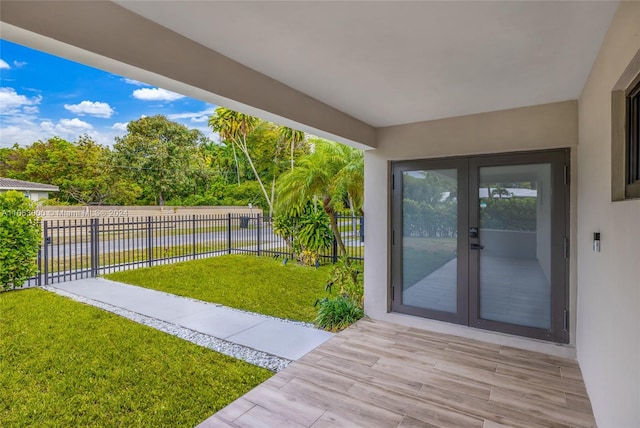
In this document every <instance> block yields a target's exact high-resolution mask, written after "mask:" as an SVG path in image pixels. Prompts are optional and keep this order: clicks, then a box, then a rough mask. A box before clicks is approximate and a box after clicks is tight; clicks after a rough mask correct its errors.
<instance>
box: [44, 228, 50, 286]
mask: <svg viewBox="0 0 640 428" xmlns="http://www.w3.org/2000/svg"><path fill="white" fill-rule="evenodd" d="M43 248H44V285H48V284H49V222H48V221H47V220H45V221H44V246H43Z"/></svg>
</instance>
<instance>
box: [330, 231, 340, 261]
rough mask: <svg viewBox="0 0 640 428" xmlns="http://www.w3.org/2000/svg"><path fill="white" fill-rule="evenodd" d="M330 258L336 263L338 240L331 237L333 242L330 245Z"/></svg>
mask: <svg viewBox="0 0 640 428" xmlns="http://www.w3.org/2000/svg"><path fill="white" fill-rule="evenodd" d="M331 260H332V261H333V263H338V240H337V239H336V237H335V236H334V237H333V244H332V245H331Z"/></svg>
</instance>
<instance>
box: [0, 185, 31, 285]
mask: <svg viewBox="0 0 640 428" xmlns="http://www.w3.org/2000/svg"><path fill="white" fill-rule="evenodd" d="M40 236H41V234H40V222H39V221H38V218H37V217H36V215H35V204H34V203H33V202H31V201H30V200H29V199H27V198H25V197H24V195H23V194H22V193H20V192H16V191H14V190H10V191H8V192H6V193H0V290H2V291H7V290H11V289H14V288H18V287H22V286H23V285H24V283H25V281H26V280H27V279H28V278H30V277H31V276H33V275H35V274H36V273H37V272H38V267H37V265H36V257H37V255H38V250H39V248H40V239H41V238H40Z"/></svg>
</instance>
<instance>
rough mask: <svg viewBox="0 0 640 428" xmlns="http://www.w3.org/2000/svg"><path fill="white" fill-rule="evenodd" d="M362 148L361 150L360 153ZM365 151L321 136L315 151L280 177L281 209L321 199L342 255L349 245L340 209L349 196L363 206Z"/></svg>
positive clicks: (278, 208)
mask: <svg viewBox="0 0 640 428" xmlns="http://www.w3.org/2000/svg"><path fill="white" fill-rule="evenodd" d="M354 152H355V153H354ZM358 152H359V153H358ZM363 165H364V163H363V162H362V152H360V151H359V150H356V149H353V148H351V147H347V146H344V145H342V144H338V143H333V142H329V141H324V140H320V139H318V140H317V142H316V146H315V151H314V152H313V153H311V154H309V155H307V156H305V157H304V158H302V159H300V160H299V161H298V164H297V165H296V166H295V167H294V168H293V169H292V170H291V171H288V172H287V173H285V174H283V175H282V176H281V177H280V179H279V181H278V205H277V211H278V212H282V213H286V212H290V211H291V210H293V209H298V210H300V209H301V208H302V207H303V206H305V205H306V204H307V203H308V202H310V201H315V200H317V201H320V203H321V204H322V208H323V209H324V211H325V212H326V213H327V215H328V216H329V221H330V225H331V231H332V232H333V236H334V237H335V238H336V242H337V243H338V248H339V249H340V253H341V254H342V255H344V254H346V252H347V251H346V247H345V245H344V241H343V240H342V236H341V235H340V230H339V228H338V219H337V212H338V210H339V209H340V208H342V207H343V206H344V201H345V199H349V200H350V201H352V203H353V204H354V206H355V207H356V208H357V209H358V211H359V212H361V210H362V201H363V193H364V188H363V187H362V185H361V184H362V183H363V176H364V172H363V170H362V167H363Z"/></svg>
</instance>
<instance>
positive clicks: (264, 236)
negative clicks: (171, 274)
mask: <svg viewBox="0 0 640 428" xmlns="http://www.w3.org/2000/svg"><path fill="white" fill-rule="evenodd" d="M257 232H258V230H257V229H255V228H252V229H236V230H232V231H231V247H232V248H233V247H243V246H247V245H256V244H257V238H258V233H257ZM124 235H125V237H124V238H120V239H109V238H113V235H112V236H108V235H107V236H103V235H102V234H101V235H100V236H99V240H98V241H99V244H98V245H99V249H100V253H101V254H106V253H119V252H124V251H129V250H131V251H132V250H139V249H146V248H148V247H149V243H151V247H152V248H154V247H160V248H167V247H169V248H170V247H177V246H183V245H191V244H193V242H194V238H195V240H196V242H197V243H198V245H200V246H202V247H207V246H208V247H214V246H216V244H217V245H219V246H222V247H225V248H226V247H228V245H229V233H228V231H220V232H197V233H196V234H195V235H194V234H192V233H184V234H174V233H170V234H169V233H166V232H165V233H163V232H161V231H155V234H154V235H153V236H152V239H151V240H149V239H148V238H147V237H146V236H145V235H142V234H140V235H138V236H136V235H135V233H134V232H132V233H131V236H126V233H125V234H124ZM54 238H55V235H54ZM66 239H69V238H66ZM56 241H57V242H56ZM62 241H63V238H62V237H60V238H59V239H56V240H55V241H54V242H56V243H54V244H49V245H46V244H45V245H43V250H44V249H45V248H46V249H47V251H48V254H47V255H48V257H49V258H58V257H71V256H75V255H85V254H89V253H90V251H91V248H90V247H91V246H90V243H89V242H76V243H73V242H72V243H64V242H62ZM149 241H151V242H149ZM260 243H261V244H263V243H264V244H267V243H272V244H273V243H281V244H282V245H283V246H284V245H286V244H285V243H284V240H282V238H281V237H279V236H278V235H276V234H274V233H273V231H272V228H271V227H266V226H265V227H263V228H261V230H260Z"/></svg>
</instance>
